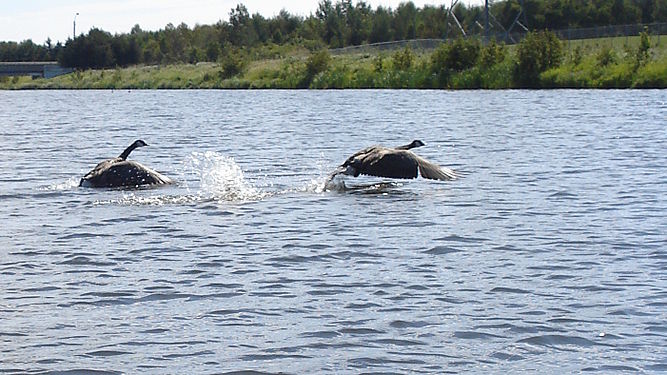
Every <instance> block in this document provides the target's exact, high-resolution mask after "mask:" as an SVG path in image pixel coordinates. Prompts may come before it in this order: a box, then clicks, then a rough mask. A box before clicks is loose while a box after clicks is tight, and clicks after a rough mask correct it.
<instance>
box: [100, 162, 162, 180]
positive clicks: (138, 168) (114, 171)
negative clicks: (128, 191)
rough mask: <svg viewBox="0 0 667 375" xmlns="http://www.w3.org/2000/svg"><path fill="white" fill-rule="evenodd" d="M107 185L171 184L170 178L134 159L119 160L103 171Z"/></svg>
mask: <svg viewBox="0 0 667 375" xmlns="http://www.w3.org/2000/svg"><path fill="white" fill-rule="evenodd" d="M105 174H107V177H108V181H109V185H108V186H138V185H163V184H171V183H172V180H171V179H170V178H169V177H167V176H164V175H162V174H160V173H158V172H156V171H154V170H153V169H151V168H148V167H146V166H144V165H142V164H140V163H138V162H136V161H121V162H118V163H115V164H113V165H112V166H111V167H109V169H108V170H107V171H106V172H105Z"/></svg>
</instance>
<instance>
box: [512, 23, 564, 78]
mask: <svg viewBox="0 0 667 375" xmlns="http://www.w3.org/2000/svg"><path fill="white" fill-rule="evenodd" d="M516 55H517V64H516V68H515V70H514V79H515V81H516V82H517V83H518V84H519V86H524V87H536V86H538V85H539V75H540V73H542V72H544V71H546V70H547V69H550V68H555V67H558V66H559V65H560V63H561V60H562V59H563V46H562V44H561V42H560V40H558V37H556V34H554V33H552V32H550V31H539V32H530V33H528V34H526V37H525V38H523V39H522V40H521V42H519V45H518V46H517V52H516Z"/></svg>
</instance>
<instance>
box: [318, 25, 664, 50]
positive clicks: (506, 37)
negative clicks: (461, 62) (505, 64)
mask: <svg viewBox="0 0 667 375" xmlns="http://www.w3.org/2000/svg"><path fill="white" fill-rule="evenodd" d="M642 31H646V32H647V33H648V34H649V35H650V36H651V39H652V42H653V43H658V44H659V43H660V37H661V35H662V37H663V39H664V38H665V36H667V23H665V22H662V23H651V24H633V25H614V26H597V27H587V28H576V29H575V28H572V29H562V30H553V32H554V33H555V34H556V35H558V37H559V38H560V39H561V40H564V41H571V40H580V39H596V38H611V37H625V38H626V39H625V43H626V44H627V42H628V39H629V38H630V37H633V36H638V35H639V33H640V32H642ZM525 35H526V32H523V31H522V32H515V33H506V32H500V33H493V34H491V38H492V39H495V40H496V41H499V42H504V43H506V44H515V43H518V42H519V41H520V40H521V39H522V38H523V37H524V36H525ZM468 37H469V38H483V36H480V35H471V36H468ZM447 40H448V39H412V40H399V41H394V42H382V43H372V44H364V45H361V46H348V47H343V48H334V49H331V50H329V52H330V53H332V54H335V55H337V54H346V53H371V52H381V51H392V50H396V49H402V48H405V47H406V46H407V47H410V48H411V49H413V50H431V49H434V48H437V47H438V46H439V45H440V44H442V43H445V42H447ZM449 40H452V38H450V39H449ZM621 40H622V39H621Z"/></svg>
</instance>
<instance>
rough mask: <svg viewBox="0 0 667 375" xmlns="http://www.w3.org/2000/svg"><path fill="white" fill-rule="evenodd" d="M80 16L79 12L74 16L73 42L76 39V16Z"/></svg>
mask: <svg viewBox="0 0 667 375" xmlns="http://www.w3.org/2000/svg"><path fill="white" fill-rule="evenodd" d="M78 15H79V12H76V14H75V15H74V22H72V40H74V39H76V16H78Z"/></svg>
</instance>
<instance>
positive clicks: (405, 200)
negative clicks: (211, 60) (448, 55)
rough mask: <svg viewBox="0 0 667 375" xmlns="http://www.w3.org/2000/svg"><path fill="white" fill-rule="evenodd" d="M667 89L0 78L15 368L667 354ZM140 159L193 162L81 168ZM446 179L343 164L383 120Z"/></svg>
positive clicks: (407, 365) (379, 134)
mask: <svg viewBox="0 0 667 375" xmlns="http://www.w3.org/2000/svg"><path fill="white" fill-rule="evenodd" d="M666 119H667V91H665V90H658V91H651V90H646V91H633V90H626V91H587V90H581V91H460V92H448V91H370V90H369V91H354V90H349V91H347V90H346V91H131V92H128V91H50V92H39V91H38V92H34V91H29V92H7V91H0V125H1V129H0V134H1V136H0V223H2V224H1V228H0V244H1V245H0V285H2V293H1V294H0V372H2V373H9V374H13V373H64V374H79V373H89V372H93V371H97V373H156V374H161V373H196V374H205V373H237V372H240V373H244V372H246V373H248V374H253V373H268V374H277V373H292V374H326V373H434V374H443V373H458V372H484V373H500V372H509V373H518V372H520V371H527V372H532V373H556V374H560V373H573V372H581V371H585V372H589V371H590V372H597V373H604V374H607V373H613V372H634V371H639V372H645V373H653V372H663V371H667V324H666V322H667V218H666V217H667V215H666V214H665V213H666V212H667V122H666ZM137 138H141V139H143V140H145V141H146V142H147V143H148V144H149V145H150V147H144V148H141V149H137V150H136V151H134V152H133V153H132V155H131V159H134V160H137V161H140V162H141V163H143V164H146V165H148V166H151V167H152V168H154V169H156V170H158V171H160V172H163V173H164V174H166V175H167V176H170V177H172V178H174V179H176V180H177V181H178V183H177V184H176V185H174V186H169V187H163V188H156V189H141V190H133V191H122V190H104V189H102V190H97V189H86V188H79V187H77V184H78V180H79V178H80V177H81V176H82V175H83V174H85V173H86V172H87V171H88V170H90V169H91V168H92V167H93V166H94V165H95V164H96V163H97V162H99V161H100V160H102V159H105V158H109V157H113V156H116V155H118V154H120V152H121V151H122V150H123V149H124V148H125V147H126V146H127V145H129V144H130V143H131V142H132V141H134V140H135V139H137ZM413 139H421V140H423V141H424V142H425V143H426V146H425V147H422V148H419V149H417V150H416V152H417V153H418V154H420V155H421V156H423V157H425V158H427V159H428V160H430V161H432V162H434V163H437V164H440V165H443V166H448V167H451V168H453V169H455V170H457V171H459V173H460V174H461V175H462V176H463V177H462V178H460V179H458V180H455V181H448V182H439V181H431V180H423V179H417V180H409V181H391V180H386V179H379V178H368V177H366V178H358V179H354V178H351V177H350V178H346V179H343V182H344V184H345V186H346V188H345V189H343V188H342V185H341V184H337V185H336V186H337V188H336V189H323V183H324V181H325V178H326V176H327V174H328V173H329V172H331V171H332V170H333V169H334V168H335V167H336V166H337V165H338V164H340V163H341V162H343V161H344V160H345V159H346V158H347V157H348V156H349V155H351V154H352V153H354V152H355V151H357V150H359V149H361V148H363V147H365V146H368V145H372V144H376V143H381V144H385V145H400V144H405V143H409V142H410V141H411V140H413Z"/></svg>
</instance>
